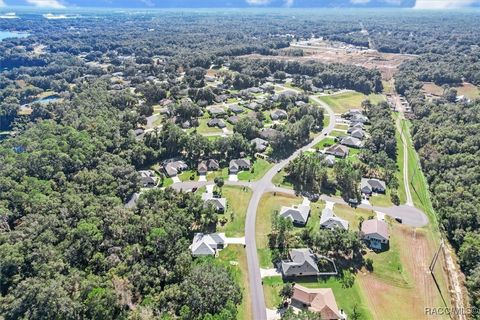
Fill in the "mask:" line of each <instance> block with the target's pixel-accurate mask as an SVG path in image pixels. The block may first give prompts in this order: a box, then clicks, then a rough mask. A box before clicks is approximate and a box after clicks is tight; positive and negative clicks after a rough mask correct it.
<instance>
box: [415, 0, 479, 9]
mask: <svg viewBox="0 0 480 320" xmlns="http://www.w3.org/2000/svg"><path fill="white" fill-rule="evenodd" d="M479 2H480V1H479V0H417V1H416V2H415V7H414V8H415V9H448V8H463V7H468V6H470V5H472V4H474V3H479Z"/></svg>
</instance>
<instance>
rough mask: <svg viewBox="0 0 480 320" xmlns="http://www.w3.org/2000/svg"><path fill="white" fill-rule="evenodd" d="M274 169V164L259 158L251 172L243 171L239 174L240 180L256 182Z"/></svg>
mask: <svg viewBox="0 0 480 320" xmlns="http://www.w3.org/2000/svg"><path fill="white" fill-rule="evenodd" d="M272 167H273V163H270V162H268V161H266V160H264V159H260V158H257V159H255V162H254V163H253V165H252V169H250V171H242V172H240V173H239V174H238V180H241V181H255V180H258V179H261V178H262V177H263V175H264V174H265V173H267V171H268V170H270V168H272Z"/></svg>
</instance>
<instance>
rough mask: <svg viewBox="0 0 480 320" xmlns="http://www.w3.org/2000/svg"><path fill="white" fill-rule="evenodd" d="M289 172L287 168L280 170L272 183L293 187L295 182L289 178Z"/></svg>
mask: <svg viewBox="0 0 480 320" xmlns="http://www.w3.org/2000/svg"><path fill="white" fill-rule="evenodd" d="M286 175H287V173H286V172H285V170H283V169H282V170H281V171H280V172H278V173H277V174H276V175H275V176H274V177H273V179H272V183H273V184H274V185H276V186H282V187H284V188H288V189H293V184H292V183H290V182H289V181H288V180H287V177H286Z"/></svg>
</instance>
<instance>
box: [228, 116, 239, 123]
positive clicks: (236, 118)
mask: <svg viewBox="0 0 480 320" xmlns="http://www.w3.org/2000/svg"><path fill="white" fill-rule="evenodd" d="M238 121H240V117H239V116H230V117H228V118H227V122H228V123H230V124H236V123H238Z"/></svg>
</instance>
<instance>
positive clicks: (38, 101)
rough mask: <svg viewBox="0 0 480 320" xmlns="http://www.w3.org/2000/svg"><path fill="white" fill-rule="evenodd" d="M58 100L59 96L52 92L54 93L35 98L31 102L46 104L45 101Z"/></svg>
mask: <svg viewBox="0 0 480 320" xmlns="http://www.w3.org/2000/svg"><path fill="white" fill-rule="evenodd" d="M58 100H60V96H58V95H56V94H54V95H51V96H48V97H45V98H41V99H37V100H35V101H33V102H32V103H40V104H46V103H49V102H55V101H58Z"/></svg>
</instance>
